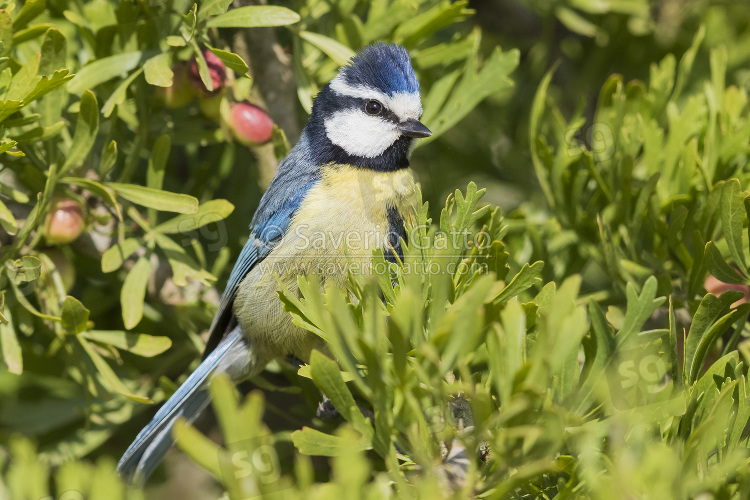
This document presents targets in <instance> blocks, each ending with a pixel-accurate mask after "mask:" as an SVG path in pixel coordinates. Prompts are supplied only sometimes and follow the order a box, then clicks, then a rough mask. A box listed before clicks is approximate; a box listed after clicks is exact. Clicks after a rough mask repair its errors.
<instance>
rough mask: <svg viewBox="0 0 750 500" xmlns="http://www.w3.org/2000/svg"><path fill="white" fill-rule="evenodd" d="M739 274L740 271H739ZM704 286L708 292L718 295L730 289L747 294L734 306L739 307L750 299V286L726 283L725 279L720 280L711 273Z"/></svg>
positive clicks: (733, 305)
mask: <svg viewBox="0 0 750 500" xmlns="http://www.w3.org/2000/svg"><path fill="white" fill-rule="evenodd" d="M738 274H739V273H738ZM703 287H704V288H705V289H706V291H707V292H708V293H712V294H714V295H716V296H717V297H718V296H719V295H721V294H722V293H724V292H726V291H729V290H736V291H738V292H742V293H744V294H745V296H744V297H743V298H741V299H740V300H738V301H737V302H735V303H734V304H732V307H737V306H738V305H740V304H744V303H745V302H747V300H748V296H749V295H750V287H748V286H747V285H735V284H732V283H724V282H723V281H719V280H718V279H716V278H714V277H713V276H711V275H710V274H709V275H708V276H706V281H705V282H704V283H703Z"/></svg>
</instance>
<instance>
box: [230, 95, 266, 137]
mask: <svg viewBox="0 0 750 500" xmlns="http://www.w3.org/2000/svg"><path fill="white" fill-rule="evenodd" d="M229 127H230V128H231V129H232V134H233V135H234V137H235V138H236V139H237V140H238V141H239V142H241V143H242V144H245V145H247V146H256V145H258V144H263V143H266V142H268V141H270V140H271V133H272V132H273V121H272V120H271V118H270V117H269V116H268V115H267V114H266V112H265V111H263V110H262V109H260V108H259V107H258V106H255V105H253V104H250V103H247V102H238V103H235V104H234V105H232V109H231V111H230V112H229Z"/></svg>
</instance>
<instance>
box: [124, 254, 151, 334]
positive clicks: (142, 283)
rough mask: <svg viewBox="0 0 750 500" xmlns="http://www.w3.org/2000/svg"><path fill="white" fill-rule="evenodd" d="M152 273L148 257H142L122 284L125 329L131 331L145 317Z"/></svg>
mask: <svg viewBox="0 0 750 500" xmlns="http://www.w3.org/2000/svg"><path fill="white" fill-rule="evenodd" d="M150 272H151V264H150V262H149V259H148V257H147V256H144V257H140V258H139V259H138V260H137V261H136V263H135V265H134V266H133V268H132V269H130V271H128V274H127V276H125V281H124V282H123V284H122V290H121V291H120V303H121V304H122V320H123V322H124V323H125V328H126V329H128V330H131V329H133V328H135V327H136V326H137V325H138V323H140V322H141V318H142V317H143V302H144V301H145V300H146V285H147V284H148V277H149V274H150Z"/></svg>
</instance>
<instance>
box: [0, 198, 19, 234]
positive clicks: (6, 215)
mask: <svg viewBox="0 0 750 500" xmlns="http://www.w3.org/2000/svg"><path fill="white" fill-rule="evenodd" d="M0 227H2V228H3V230H4V231H5V232H6V233H8V234H9V235H11V236H13V235H14V234H16V232H17V231H18V223H17V222H16V218H15V217H13V214H12V213H11V212H10V210H9V209H8V207H6V206H5V203H3V200H0Z"/></svg>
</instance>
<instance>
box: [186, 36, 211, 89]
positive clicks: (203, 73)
mask: <svg viewBox="0 0 750 500" xmlns="http://www.w3.org/2000/svg"><path fill="white" fill-rule="evenodd" d="M191 45H192V47H193V53H194V57H195V62H196V63H197V64H198V74H199V75H200V77H201V81H202V82H203V85H205V86H206V90H208V91H209V92H213V90H214V82H213V79H212V78H211V73H210V72H209V70H208V63H206V57H205V56H204V55H203V51H201V48H200V47H199V46H198V44H197V43H196V42H195V40H193V41H192V43H191Z"/></svg>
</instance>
